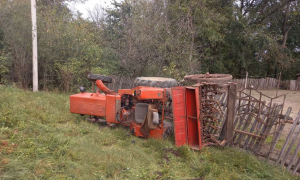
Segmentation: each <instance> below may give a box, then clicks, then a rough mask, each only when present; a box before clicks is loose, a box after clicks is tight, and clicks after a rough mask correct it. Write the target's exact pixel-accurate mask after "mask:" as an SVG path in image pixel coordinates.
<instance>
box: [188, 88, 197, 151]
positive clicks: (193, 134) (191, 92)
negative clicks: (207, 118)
mask: <svg viewBox="0 0 300 180" xmlns="http://www.w3.org/2000/svg"><path fill="white" fill-rule="evenodd" d="M186 114H187V115H186V116H187V131H188V143H189V146H190V148H192V149H197V150H198V149H200V148H199V147H200V144H199V129H198V117H197V104H196V90H195V87H187V88H186Z"/></svg>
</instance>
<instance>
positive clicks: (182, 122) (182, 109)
mask: <svg viewBox="0 0 300 180" xmlns="http://www.w3.org/2000/svg"><path fill="white" fill-rule="evenodd" d="M185 90H186V89H185V87H173V88H172V98H173V101H172V104H173V118H174V131H175V144H176V146H182V145H185V144H187V129H186V128H187V124H186V102H185Z"/></svg>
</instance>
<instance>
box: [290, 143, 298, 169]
mask: <svg viewBox="0 0 300 180" xmlns="http://www.w3.org/2000/svg"><path fill="white" fill-rule="evenodd" d="M299 150H300V139H299V140H298V145H297V147H296V149H295V151H294V154H293V156H292V158H291V161H290V163H289V165H288V167H287V169H288V170H291V168H292V166H293V160H294V159H296V157H297V155H298V153H299ZM298 168H299V166H298V167H297V164H296V165H295V167H294V170H297V169H298Z"/></svg>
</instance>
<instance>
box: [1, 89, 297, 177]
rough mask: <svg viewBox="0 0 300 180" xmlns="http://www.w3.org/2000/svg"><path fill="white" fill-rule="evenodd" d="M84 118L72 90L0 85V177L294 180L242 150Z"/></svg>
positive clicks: (282, 170) (286, 173)
mask: <svg viewBox="0 0 300 180" xmlns="http://www.w3.org/2000/svg"><path fill="white" fill-rule="evenodd" d="M83 119H84V117H82V116H80V115H76V114H71V113H70V112H69V97H68V95H65V94H55V93H51V92H50V93H49V92H38V93H31V92H28V91H23V90H20V89H17V88H15V87H6V86H0V179H194V178H201V177H205V179H296V177H294V176H292V175H290V174H289V173H288V172H286V171H285V170H284V169H281V168H279V167H274V166H272V165H269V164H266V163H265V162H262V161H259V160H258V159H257V158H256V157H254V156H252V155H250V154H246V153H244V152H241V151H239V150H235V149H231V148H221V147H210V148H204V149H203V150H202V151H193V150H191V149H189V148H188V147H186V146H184V147H181V148H177V147H175V146H174V142H173V140H172V139H167V140H155V139H149V140H145V139H142V138H137V137H134V136H132V135H130V133H129V130H128V129H127V128H125V127H121V126H117V127H115V128H110V127H106V126H101V128H99V125H97V124H90V123H87V122H85V121H83Z"/></svg>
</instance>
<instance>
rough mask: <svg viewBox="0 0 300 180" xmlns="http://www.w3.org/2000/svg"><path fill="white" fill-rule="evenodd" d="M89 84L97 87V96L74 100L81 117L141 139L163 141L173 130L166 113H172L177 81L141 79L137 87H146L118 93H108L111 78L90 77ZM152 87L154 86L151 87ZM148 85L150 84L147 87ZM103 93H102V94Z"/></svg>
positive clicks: (72, 107)
mask: <svg viewBox="0 0 300 180" xmlns="http://www.w3.org/2000/svg"><path fill="white" fill-rule="evenodd" d="M88 78H89V80H92V81H93V86H94V84H96V85H97V90H96V92H92V93H87V92H85V90H84V88H82V87H81V88H80V91H81V93H79V94H74V95H71V96H70V111H71V112H72V113H76V114H81V115H90V118H88V120H90V121H93V122H101V121H102V122H107V124H108V125H110V126H114V125H116V124H122V125H125V126H129V127H130V130H131V132H132V133H133V134H134V135H136V136H140V137H153V138H162V137H163V136H165V135H166V134H168V133H170V132H171V131H172V129H173V127H172V124H171V123H170V122H167V121H166V118H169V119H171V118H170V117H166V115H165V113H166V112H167V111H168V110H169V109H170V104H169V103H170V98H171V96H170V88H160V87H164V86H165V87H172V86H177V81H176V80H174V79H169V78H151V80H150V79H149V78H148V79H147V78H139V79H136V82H135V84H138V85H140V84H145V83H148V84H147V85H148V86H150V85H152V86H160V87H146V86H137V87H135V88H133V89H120V90H119V91H118V92H117V93H116V92H113V91H112V90H110V89H108V88H107V87H106V86H105V85H104V83H110V82H112V79H111V78H109V77H107V76H102V75H96V74H89V76H88ZM151 83H152V84H151ZM145 85H146V84H145ZM100 90H101V91H102V92H100Z"/></svg>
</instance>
